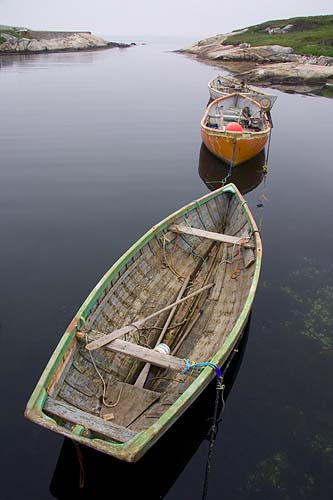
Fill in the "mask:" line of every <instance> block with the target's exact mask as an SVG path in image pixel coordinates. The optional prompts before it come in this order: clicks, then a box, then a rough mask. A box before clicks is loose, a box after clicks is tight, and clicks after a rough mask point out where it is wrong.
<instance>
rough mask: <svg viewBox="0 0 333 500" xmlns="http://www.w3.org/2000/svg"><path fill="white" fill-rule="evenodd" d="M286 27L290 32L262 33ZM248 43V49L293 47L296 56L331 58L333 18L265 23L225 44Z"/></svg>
mask: <svg viewBox="0 0 333 500" xmlns="http://www.w3.org/2000/svg"><path fill="white" fill-rule="evenodd" d="M287 24H293V25H294V27H293V28H292V30H291V31H290V32H289V33H283V34H272V35H269V34H268V33H267V32H265V31H264V30H265V29H266V28H268V27H270V28H283V27H284V26H286V25H287ZM240 43H249V44H251V46H254V47H255V46H259V45H283V46H286V47H292V48H293V49H294V52H295V53H296V54H306V55H313V56H330V57H333V15H332V16H331V15H330V16H310V17H294V18H291V19H279V20H276V21H266V22H265V23H262V24H258V25H256V26H249V27H248V31H247V32H246V33H242V34H239V35H233V36H230V37H228V38H227V39H226V40H225V41H224V42H223V44H224V45H229V44H232V45H238V44H240Z"/></svg>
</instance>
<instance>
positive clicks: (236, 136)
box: [201, 92, 271, 166]
mask: <svg viewBox="0 0 333 500" xmlns="http://www.w3.org/2000/svg"><path fill="white" fill-rule="evenodd" d="M231 122H233V123H237V124H239V125H240V130H241V131H231V130H228V125H229V124H230V123H231ZM270 130H271V122H270V119H269V118H268V116H267V112H266V111H264V110H263V109H262V107H261V106H260V104H259V103H258V102H256V101H255V100H254V99H251V98H250V97H247V96H246V95H244V94H240V93H237V92H236V93H234V94H230V95H227V96H225V97H220V98H219V99H216V100H215V101H213V102H212V103H211V104H210V105H209V106H208V107H207V109H206V112H205V114H204V116H203V118H202V120H201V137H202V140H203V143H204V144H205V146H206V147H207V149H208V150H209V151H210V152H211V153H213V154H214V155H215V156H217V157H218V158H221V159H222V160H223V161H225V162H227V163H229V164H232V165H233V166H234V165H239V164H240V163H243V162H245V161H247V160H250V159H251V158H253V157H254V156H256V155H257V154H258V153H260V151H262V150H263V149H264V147H265V144H266V142H267V139H268V136H269V133H270Z"/></svg>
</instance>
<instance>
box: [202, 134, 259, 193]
mask: <svg viewBox="0 0 333 500" xmlns="http://www.w3.org/2000/svg"><path fill="white" fill-rule="evenodd" d="M264 165H265V151H264V150H263V151H261V152H260V153H259V154H258V155H257V156H255V157H254V158H251V160H248V161H247V162H245V163H242V164H241V165H239V166H237V167H234V168H233V169H232V173H231V176H230V177H229V178H228V180H227V182H228V183H229V182H233V183H234V184H236V186H237V187H238V189H239V190H240V192H241V193H242V194H246V193H248V192H250V191H252V190H253V189H255V188H256V187H257V186H259V184H260V183H261V182H262V181H263V179H264V178H265V172H264V169H263V167H264ZM228 172H229V165H228V164H227V163H224V162H223V161H222V160H220V159H219V158H217V157H216V156H214V155H213V154H212V153H211V152H210V151H208V149H207V148H206V146H205V145H204V143H202V144H201V149H200V155H199V175H200V177H201V179H202V180H203V181H204V183H205V184H206V186H207V187H208V189H210V190H211V191H214V190H215V189H218V188H220V187H221V186H222V179H224V178H225V177H226V176H227V175H228Z"/></svg>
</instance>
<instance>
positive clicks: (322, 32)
mask: <svg viewBox="0 0 333 500" xmlns="http://www.w3.org/2000/svg"><path fill="white" fill-rule="evenodd" d="M177 52H181V53H185V54H191V55H193V56H195V57H197V58H199V59H202V60H205V61H206V62H208V63H209V64H213V65H214V66H221V67H225V68H226V69H228V70H230V71H231V72H233V73H236V74H237V76H238V77H239V78H242V79H243V80H246V82H248V83H254V84H258V85H265V86H271V87H277V88H283V89H284V90H288V89H295V87H296V88H297V90H300V91H302V90H303V91H307V90H309V91H310V90H312V89H314V88H322V87H324V86H325V85H333V15H327V16H309V17H296V18H290V19H280V20H275V21H267V22H265V23H262V24H258V25H255V26H249V27H247V28H243V29H240V30H237V31H232V32H231V33H227V34H220V35H216V36H213V37H210V38H206V39H204V40H200V41H199V42H197V43H195V44H194V45H192V46H190V47H187V48H183V49H180V50H178V51H177Z"/></svg>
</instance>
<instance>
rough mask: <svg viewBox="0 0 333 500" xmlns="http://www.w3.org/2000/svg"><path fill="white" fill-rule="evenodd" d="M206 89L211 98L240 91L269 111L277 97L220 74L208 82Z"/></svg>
mask: <svg viewBox="0 0 333 500" xmlns="http://www.w3.org/2000/svg"><path fill="white" fill-rule="evenodd" d="M208 90H209V95H210V97H211V99H212V100H215V99H218V98H219V97H224V96H226V95H229V94H233V93H235V92H241V93H242V94H243V95H245V96H247V97H251V98H252V99H254V100H255V101H257V102H258V103H259V104H260V106H261V107H262V108H263V109H265V110H266V111H270V110H271V109H272V107H273V105H274V103H275V101H276V99H277V96H275V95H273V94H268V93H267V92H264V91H263V90H259V89H257V88H255V87H251V86H250V85H246V84H245V83H244V82H242V81H241V80H237V79H236V78H231V77H226V76H220V75H219V76H217V77H216V78H213V79H212V80H210V81H209V82H208Z"/></svg>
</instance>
